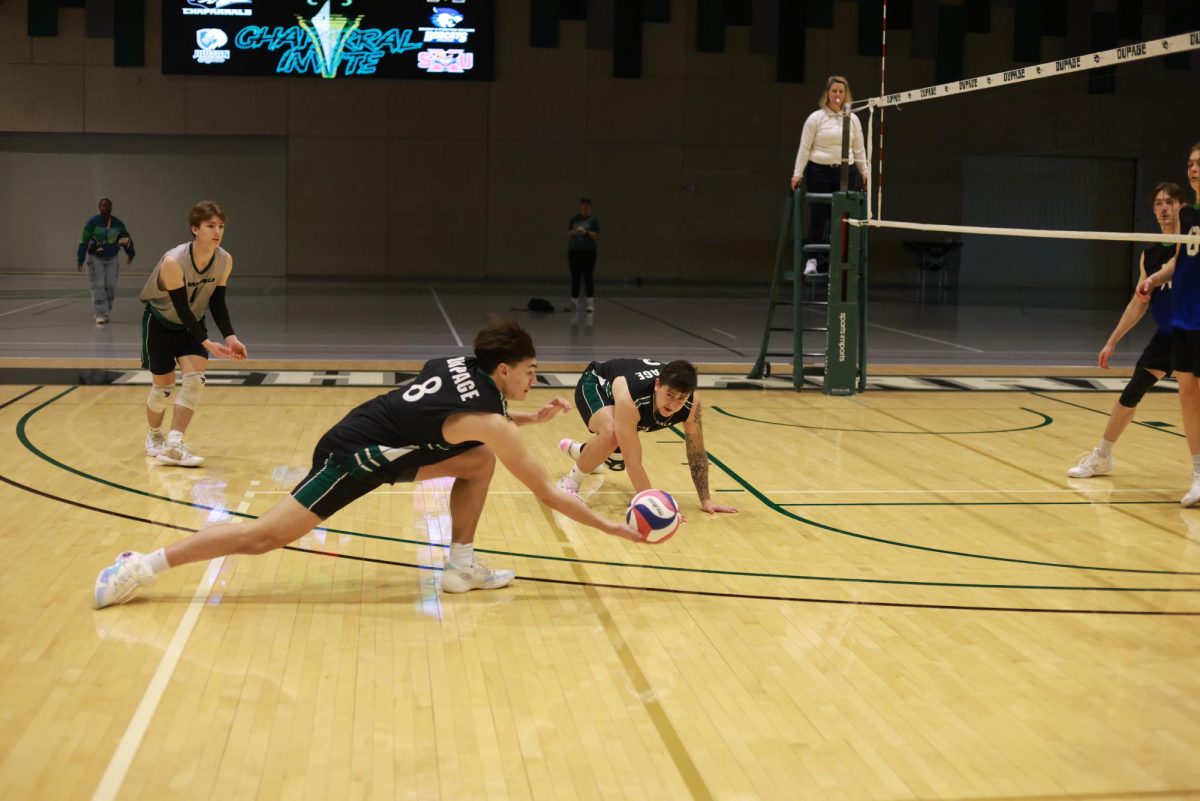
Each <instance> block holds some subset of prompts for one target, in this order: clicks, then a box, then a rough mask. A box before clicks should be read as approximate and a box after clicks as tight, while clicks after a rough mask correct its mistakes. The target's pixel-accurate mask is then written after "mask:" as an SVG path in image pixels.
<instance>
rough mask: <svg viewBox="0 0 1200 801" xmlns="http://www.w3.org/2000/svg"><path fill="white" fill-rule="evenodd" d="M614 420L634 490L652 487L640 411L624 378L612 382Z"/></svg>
mask: <svg viewBox="0 0 1200 801" xmlns="http://www.w3.org/2000/svg"><path fill="white" fill-rule="evenodd" d="M612 395H613V407H614V409H613V422H614V427H615V428H616V431H617V447H619V448H620V449H621V455H622V456H623V457H624V459H625V475H627V476H629V483H631V484H633V491H634V492H643V491H645V490H648V489H651V488H652V487H653V486H654V485H653V484H651V483H650V476H648V475H646V468H644V467H642V442H641V440H640V439H639V438H638V430H637V424H638V411H637V404H635V403H634V402H633V396H632V395H630V394H629V385H628V384H626V383H625V379H624V378H618V379H617V380H616V381H613V384H612Z"/></svg>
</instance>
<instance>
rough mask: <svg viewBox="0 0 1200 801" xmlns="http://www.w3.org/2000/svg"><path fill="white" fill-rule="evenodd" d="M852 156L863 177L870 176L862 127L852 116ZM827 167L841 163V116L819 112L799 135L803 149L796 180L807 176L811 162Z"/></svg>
mask: <svg viewBox="0 0 1200 801" xmlns="http://www.w3.org/2000/svg"><path fill="white" fill-rule="evenodd" d="M850 155H851V158H852V159H853V160H854V164H855V166H857V167H858V174H859V175H860V176H866V175H867V154H866V151H865V150H864V149H863V130H862V123H861V122H859V121H858V117H857V116H856V115H854V114H851V115H850ZM810 161H811V162H813V163H815V164H824V165H825V166H827V167H834V166H838V165H840V164H841V163H842V115H841V114H835V113H834V112H832V111H830V110H829V109H825V108H819V109H817V110H816V111H814V112H813V113H812V114H809V115H808V119H807V120H805V121H804V131H803V132H802V133H801V134H800V149H799V150H798V151H797V152H796V167H795V169H794V170H793V172H792V177H793V178H799V177H800V176H802V175H804V166H805V165H806V164H808V162H810Z"/></svg>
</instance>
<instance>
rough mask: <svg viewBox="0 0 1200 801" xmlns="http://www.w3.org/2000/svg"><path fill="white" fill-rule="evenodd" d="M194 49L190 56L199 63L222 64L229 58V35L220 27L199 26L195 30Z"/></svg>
mask: <svg viewBox="0 0 1200 801" xmlns="http://www.w3.org/2000/svg"><path fill="white" fill-rule="evenodd" d="M196 44H197V47H196V51H195V52H194V53H192V58H193V59H195V60H196V61H197V62H199V63H201V64H224V63H225V62H226V61H228V60H229V51H228V50H225V49H223V48H224V47H225V45H227V44H229V37H228V36H226V35H225V31H223V30H221V29H220V28H201V29H200V30H198V31H196Z"/></svg>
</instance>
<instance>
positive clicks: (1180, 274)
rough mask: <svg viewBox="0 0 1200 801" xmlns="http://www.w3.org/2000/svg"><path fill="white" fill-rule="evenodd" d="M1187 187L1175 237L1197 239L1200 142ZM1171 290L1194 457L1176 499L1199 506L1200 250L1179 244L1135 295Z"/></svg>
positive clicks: (1176, 355)
mask: <svg viewBox="0 0 1200 801" xmlns="http://www.w3.org/2000/svg"><path fill="white" fill-rule="evenodd" d="M1187 174H1188V183H1189V184H1191V187H1192V192H1194V193H1195V195H1196V203H1194V204H1193V205H1191V206H1184V207H1183V208H1182V209H1180V210H1179V233H1180V234H1181V235H1183V236H1188V237H1200V142H1197V143H1196V144H1194V145H1192V147H1191V149H1190V150H1189V151H1188V162H1187ZM1168 282H1170V284H1171V326H1172V327H1173V328H1174V329H1175V332H1174V334H1173V335H1172V336H1173V339H1172V341H1171V366H1172V367H1174V368H1175V380H1176V381H1178V382H1179V405H1180V406H1181V407H1182V411H1183V432H1184V434H1185V435H1186V436H1187V444H1188V451H1190V452H1191V455H1192V486H1191V488H1190V489H1189V490H1188V491H1187V494H1186V495H1184V496H1183V497H1182V498H1180V500H1179V503H1180V504H1181V505H1183V506H1195V505H1196V504H1197V503H1200V379H1198V378H1197V376H1198V375H1200V244H1196V243H1190V244H1187V243H1182V244H1180V245H1178V246H1177V247H1176V250H1175V259H1174V261H1173V262H1172V263H1170V264H1167V265H1164V266H1163V268H1162V269H1161V270H1159V271H1158V272H1156V273H1155V274H1154V275H1150V276H1147V277H1146V278H1145V279H1143V280H1142V282H1141V283H1140V284H1138V294H1139V295H1141V296H1143V297H1149V296H1150V293H1151V292H1153V291H1154V290H1155V289H1156V288H1158V287H1160V286H1164V285H1166V284H1167V283H1168Z"/></svg>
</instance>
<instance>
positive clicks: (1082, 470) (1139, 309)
mask: <svg viewBox="0 0 1200 801" xmlns="http://www.w3.org/2000/svg"><path fill="white" fill-rule="evenodd" d="M1185 203H1187V195H1186V194H1185V193H1184V191H1183V189H1182V188H1181V187H1180V186H1179V185H1178V184H1173V183H1169V182H1166V181H1164V182H1162V183H1160V184H1159V185H1158V186H1156V187H1154V191H1153V192H1152V193H1151V194H1150V205H1151V206H1153V207H1154V217H1155V219H1156V220H1157V221H1158V226H1159V228H1160V229H1161V230H1162V232H1163V233H1164V234H1178V233H1179V209H1180V208H1181V207H1182V206H1183V205H1184V204H1185ZM1175 247H1176V246H1175V245H1174V244H1166V243H1159V244H1155V245H1151V246H1150V247H1148V248H1146V249H1145V250H1144V251H1143V252H1142V258H1141V261H1140V263H1139V265H1138V272H1139V278H1138V283H1141V281H1142V280H1144V279H1145V278H1146V277H1147V276H1149V275H1154V273H1156V272H1158V271H1159V270H1160V269H1161V268H1162V267H1163V266H1165V265H1166V264H1168V263H1170V262H1171V260H1172V259H1174V258H1175ZM1147 308H1149V309H1150V313H1151V315H1152V316H1153V317H1154V323H1155V326H1156V330H1155V332H1154V336H1153V337H1151V339H1150V342H1149V343H1148V344H1147V345H1146V349H1145V350H1144V351H1142V355H1141V358H1139V359H1138V362H1137V366H1136V367H1134V368H1133V376H1131V377H1130V379H1129V383H1128V384H1126V385H1125V389H1124V390H1123V391H1122V392H1121V397H1120V398H1118V399H1117V402H1116V403H1115V404H1113V409H1112V414H1111V415H1109V418H1108V425H1107V426H1106V427H1105V429H1104V435H1103V436H1102V437H1101V438H1100V444H1099V445H1097V446H1096V447H1095V448H1094V449H1093V450H1092V452H1091V453H1089V454H1088V455H1087V456H1084V457H1083V459H1081V460H1080V462H1079V464H1077V465H1075V466H1074V467H1072V468H1071V469H1070V470H1068V471H1067V475H1068V476H1070V477H1071V478H1091V477H1092V476H1106V475H1108V474H1109V473H1111V472H1112V471H1113V458H1112V448H1113V444H1114V443H1115V442H1116V441H1117V438H1118V437H1120V436H1121V434H1122V432H1124V431H1125V429H1126V427H1128V426H1129V423H1130V422H1132V420H1133V416H1134V414H1136V413H1137V405H1138V403H1140V402H1141V400H1142V398H1143V397H1144V396H1145V394H1146V393H1147V392H1148V391H1149V390H1150V388H1151V387H1153V386H1154V385H1155V384H1156V383H1158V381H1159V379H1161V378H1162V377H1163V376H1166V375H1170V374H1171V339H1172V332H1171V287H1170V286H1161V287H1158V288H1157V289H1155V290H1154V292H1153V293H1152V294H1151V295H1150V296H1149V297H1143V296H1142V295H1140V294H1137V293H1134V296H1133V298H1131V299H1130V301H1129V305H1127V306H1126V307H1125V312H1124V314H1122V315H1121V319H1120V320H1119V321H1118V322H1117V327H1116V328H1114V329H1113V332H1112V334H1111V335H1110V336H1109V338H1108V342H1106V343H1104V347H1103V348H1102V349H1101V351H1100V357H1099V363H1100V366H1101V367H1103V368H1104V369H1105V370H1107V369H1108V362H1109V359H1111V358H1112V355H1113V350H1114V349H1115V348H1116V347H1117V343H1118V342H1120V341H1121V338H1122V337H1124V336H1125V335H1126V334H1127V333H1129V332H1130V331H1131V330H1133V327H1134V326H1135V325H1137V324H1138V321H1140V320H1141V319H1142V317H1143V316H1144V315H1145V314H1146V309H1147Z"/></svg>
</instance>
